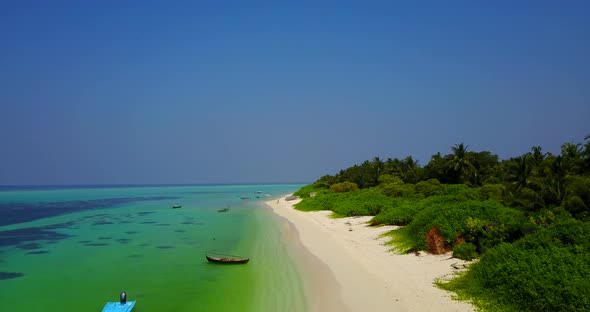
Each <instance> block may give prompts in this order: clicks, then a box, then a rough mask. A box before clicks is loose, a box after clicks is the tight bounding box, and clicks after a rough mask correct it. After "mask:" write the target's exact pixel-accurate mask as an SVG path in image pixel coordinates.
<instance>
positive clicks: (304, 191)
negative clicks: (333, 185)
mask: <svg viewBox="0 0 590 312" xmlns="http://www.w3.org/2000/svg"><path fill="white" fill-rule="evenodd" d="M317 191H318V188H317V187H316V186H315V185H314V184H309V185H306V186H304V187H302V188H300V189H299V190H298V191H297V192H295V193H293V195H295V196H299V198H308V197H309V194H310V193H314V192H317Z"/></svg>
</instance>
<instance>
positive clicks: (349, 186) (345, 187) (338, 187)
mask: <svg viewBox="0 0 590 312" xmlns="http://www.w3.org/2000/svg"><path fill="white" fill-rule="evenodd" d="M330 190H331V191H332V192H336V193H344V192H352V191H358V190H359V187H358V185H356V183H353V182H341V183H336V184H332V185H331V186H330Z"/></svg>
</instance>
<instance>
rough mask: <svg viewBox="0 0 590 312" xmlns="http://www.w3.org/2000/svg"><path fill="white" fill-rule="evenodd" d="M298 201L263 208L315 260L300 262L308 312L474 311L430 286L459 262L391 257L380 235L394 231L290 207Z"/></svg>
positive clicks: (442, 257) (271, 203) (358, 219)
mask: <svg viewBox="0 0 590 312" xmlns="http://www.w3.org/2000/svg"><path fill="white" fill-rule="evenodd" d="M298 202H299V200H292V201H286V200H285V197H283V198H281V199H279V200H278V201H277V200H274V201H268V202H266V205H267V206H269V207H270V208H271V209H272V211H273V212H274V213H276V214H277V215H279V216H280V217H283V218H285V219H286V220H287V221H288V222H289V223H290V224H291V226H292V227H294V229H295V230H296V233H297V235H296V237H298V241H299V242H300V243H301V246H302V247H303V249H305V250H304V252H309V253H310V254H311V255H313V256H314V257H315V258H317V259H319V261H305V260H303V262H305V263H303V268H304V271H305V272H304V273H306V274H304V275H305V276H307V280H308V283H309V284H311V288H312V290H311V291H310V292H309V295H310V297H311V298H310V301H311V302H310V305H311V306H310V309H311V310H312V311H339V312H343V311H474V310H475V309H474V308H473V307H472V306H471V305H470V304H469V303H467V302H462V301H456V300H453V299H452V298H451V296H452V293H449V292H447V291H444V290H441V289H439V288H437V287H436V286H435V285H434V281H435V280H436V279H437V278H440V277H445V276H450V275H451V274H452V273H454V272H456V271H457V270H456V269H454V268H453V267H452V265H455V264H458V265H461V264H464V263H465V262H464V261H461V260H459V259H455V258H452V257H451V255H450V254H445V255H430V254H425V253H420V255H418V256H417V255H414V254H407V255H400V254H397V253H394V252H391V251H389V250H390V247H389V246H385V243H386V242H387V240H388V239H387V238H382V237H381V235H382V234H383V233H386V232H389V231H391V230H393V229H395V228H396V227H395V226H381V227H370V226H368V223H367V222H368V221H369V220H370V219H371V217H348V218H338V219H334V218H331V217H330V215H331V214H332V212H331V211H314V212H302V211H298V210H296V209H294V208H293V205H295V204H296V203H298ZM302 259H303V258H302ZM326 270H327V271H328V272H326Z"/></svg>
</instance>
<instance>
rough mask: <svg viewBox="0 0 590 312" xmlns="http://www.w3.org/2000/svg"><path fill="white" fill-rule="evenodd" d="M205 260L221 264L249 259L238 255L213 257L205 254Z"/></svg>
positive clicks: (242, 262) (237, 262)
mask: <svg viewBox="0 0 590 312" xmlns="http://www.w3.org/2000/svg"><path fill="white" fill-rule="evenodd" d="M206 257H207V261H209V262H214V263H221V264H244V263H248V261H250V259H249V258H238V257H213V256H209V255H206Z"/></svg>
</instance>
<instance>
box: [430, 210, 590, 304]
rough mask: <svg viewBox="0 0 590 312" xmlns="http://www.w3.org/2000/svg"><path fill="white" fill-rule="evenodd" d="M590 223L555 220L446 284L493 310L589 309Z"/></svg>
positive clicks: (496, 250)
mask: <svg viewBox="0 0 590 312" xmlns="http://www.w3.org/2000/svg"><path fill="white" fill-rule="evenodd" d="M589 277H590V224H589V223H585V222H581V221H576V220H573V219H569V220H561V221H556V222H555V223H554V224H552V225H550V226H549V227H547V228H545V229H541V230H539V231H537V232H536V233H533V234H530V235H527V236H526V237H524V238H522V239H521V240H518V241H517V242H515V243H513V244H508V243H503V244H500V245H498V246H496V247H495V248H492V249H490V250H488V251H487V252H486V253H485V254H484V255H483V256H482V257H481V259H480V261H479V263H477V264H475V265H473V266H472V268H471V270H469V271H468V272H467V273H465V274H464V275H463V276H460V277H458V278H457V279H455V280H452V281H451V282H449V283H446V284H442V287H443V288H445V289H448V290H452V291H456V292H457V293H458V294H459V295H460V297H461V298H464V299H468V298H469V299H473V302H474V303H475V304H476V305H478V306H479V307H480V308H483V309H485V310H489V311H590V292H588V289H590V278H589Z"/></svg>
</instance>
